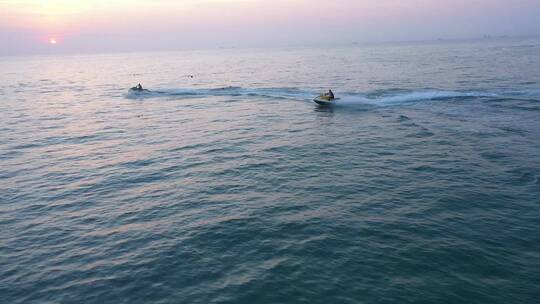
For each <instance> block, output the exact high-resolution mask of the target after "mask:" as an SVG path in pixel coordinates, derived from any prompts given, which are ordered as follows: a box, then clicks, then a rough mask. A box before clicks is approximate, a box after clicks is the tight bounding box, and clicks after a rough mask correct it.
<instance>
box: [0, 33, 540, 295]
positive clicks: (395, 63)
mask: <svg viewBox="0 0 540 304" xmlns="http://www.w3.org/2000/svg"><path fill="white" fill-rule="evenodd" d="M0 70H1V71H2V73H1V74H0V168H1V171H0V194H1V195H0V299H1V300H0V302H2V303H100V304H101V303H201V304H202V303H490V304H494V303H504V304H508V303H527V304H529V303H535V302H536V301H537V299H538V297H539V296H540V287H539V286H540V199H539V196H540V40H535V39H525V40H487V41H477V42H474V41H473V42H459V43H432V44H429V43H424V44H408V45H406V44H401V45H380V46H366V47H355V48H339V49H338V48H336V49H280V50H218V51H196V52H195V51H193V52H187V51H186V52H171V53H152V54H150V53H144V54H137V53H130V54H112V55H84V56H83V55H79V56H63V57H55V56H45V57H25V58H22V57H5V58H1V59H0ZM191 75H192V76H193V77H191ZM138 82H142V84H143V85H144V86H146V87H148V88H149V89H151V90H153V92H150V93H145V94H130V93H128V91H127V88H129V87H131V86H133V85H135V84H137V83H138ZM328 88H332V89H333V90H334V92H335V93H336V95H338V97H341V99H340V100H339V101H338V103H337V104H336V105H335V106H333V107H331V108H321V107H318V106H317V105H316V104H315V103H313V102H312V101H311V99H312V98H313V97H314V96H316V95H318V93H319V92H321V91H323V90H326V89H328Z"/></svg>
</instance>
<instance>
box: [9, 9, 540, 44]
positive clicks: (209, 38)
mask: <svg viewBox="0 0 540 304" xmlns="http://www.w3.org/2000/svg"><path fill="white" fill-rule="evenodd" d="M485 34H490V35H511V36H514V35H540V0H131V1H128V0H0V39H1V40H0V41H1V42H0V54H24V53H41V52H93V51H139V50H174V49H182V48H207V47H233V46H234V47H265V46H288V45H312V44H323V43H338V44H344V43H351V42H355V41H357V42H382V41H408V40H429V39H436V38H469V37H478V36H482V35H485Z"/></svg>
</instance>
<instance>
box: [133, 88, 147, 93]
mask: <svg viewBox="0 0 540 304" xmlns="http://www.w3.org/2000/svg"><path fill="white" fill-rule="evenodd" d="M129 91H130V92H134V93H143V92H150V90H147V89H143V88H139V87H133V88H131V89H129Z"/></svg>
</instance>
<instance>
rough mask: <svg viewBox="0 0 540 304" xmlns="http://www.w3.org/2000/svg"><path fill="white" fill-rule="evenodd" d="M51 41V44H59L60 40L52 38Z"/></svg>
mask: <svg viewBox="0 0 540 304" xmlns="http://www.w3.org/2000/svg"><path fill="white" fill-rule="evenodd" d="M49 43H50V44H57V43H58V42H57V41H56V38H50V39H49Z"/></svg>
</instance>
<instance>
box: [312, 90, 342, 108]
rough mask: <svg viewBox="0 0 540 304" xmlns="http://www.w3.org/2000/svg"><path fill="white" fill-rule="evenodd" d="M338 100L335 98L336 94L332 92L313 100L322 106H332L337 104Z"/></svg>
mask: <svg viewBox="0 0 540 304" xmlns="http://www.w3.org/2000/svg"><path fill="white" fill-rule="evenodd" d="M336 100H337V99H336V98H335V97H334V93H333V92H332V90H330V91H328V93H325V94H322V95H319V96H317V97H315V99H313V101H314V102H316V103H317V104H319V105H321V106H330V105H333V104H334V103H335V101H336Z"/></svg>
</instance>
